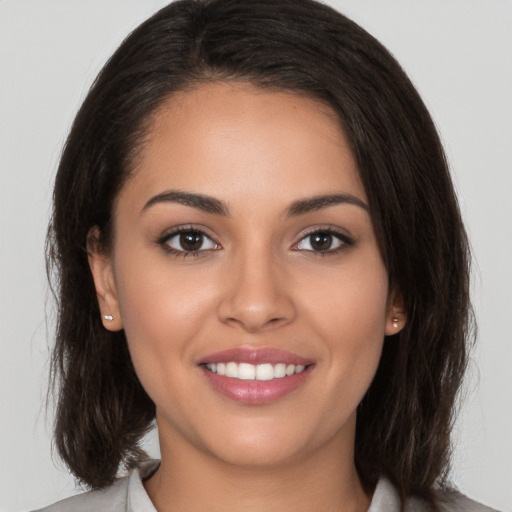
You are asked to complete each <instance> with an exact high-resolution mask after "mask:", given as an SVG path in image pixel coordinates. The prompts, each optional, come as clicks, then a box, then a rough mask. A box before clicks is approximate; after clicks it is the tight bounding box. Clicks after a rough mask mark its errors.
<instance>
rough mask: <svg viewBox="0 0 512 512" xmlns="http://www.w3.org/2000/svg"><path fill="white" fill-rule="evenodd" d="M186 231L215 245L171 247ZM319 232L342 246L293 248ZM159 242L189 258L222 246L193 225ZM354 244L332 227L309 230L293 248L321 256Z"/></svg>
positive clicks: (174, 231) (333, 253) (168, 251)
mask: <svg viewBox="0 0 512 512" xmlns="http://www.w3.org/2000/svg"><path fill="white" fill-rule="evenodd" d="M184 233H188V234H195V235H199V236H200V237H202V243H201V245H203V244H204V241H205V239H207V240H210V242H211V243H212V244H214V245H215V247H213V248H210V249H197V250H192V251H187V250H184V249H183V250H179V249H175V248H174V247H171V246H170V245H169V241H170V240H172V239H173V238H175V237H177V236H180V235H182V234H184ZM318 234H323V235H327V236H331V237H333V238H335V239H337V240H338V241H339V242H340V246H339V247H337V248H335V249H326V250H324V251H321V250H319V251H315V250H313V249H294V248H293V247H297V246H298V245H300V244H301V243H302V242H303V241H305V240H307V239H308V238H309V237H312V236H313V235H318ZM157 244H158V245H160V246H161V247H162V248H163V249H164V250H165V251H166V252H167V253H169V254H172V255H173V256H176V257H181V258H187V257H192V258H197V257H200V256H202V255H204V254H203V253H204V252H206V251H212V250H218V249H219V248H221V246H220V245H219V244H218V243H217V242H215V241H214V240H213V239H212V238H211V237H210V236H208V235H207V234H206V233H205V232H204V231H202V230H201V229H197V228H194V227H192V226H183V227H180V228H177V229H175V230H173V231H172V232H171V233H166V234H165V235H163V236H161V237H160V238H159V239H158V240H157ZM353 245H354V240H353V239H352V238H350V237H349V236H347V235H346V234H345V233H342V232H340V231H337V230H335V229H333V228H331V227H329V228H315V229H313V230H311V231H309V232H308V233H306V234H305V235H304V236H302V237H301V239H300V240H299V241H298V242H297V243H295V244H294V245H293V247H292V250H294V251H301V250H303V251H305V252H310V253H314V254H318V255H319V256H332V255H336V254H339V253H340V252H342V251H344V250H346V249H348V248H349V247H351V246H353Z"/></svg>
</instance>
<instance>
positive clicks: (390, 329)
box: [385, 286, 407, 336]
mask: <svg viewBox="0 0 512 512" xmlns="http://www.w3.org/2000/svg"><path fill="white" fill-rule="evenodd" d="M406 322H407V313H406V311H405V305H404V299H403V296H402V293H401V292H400V290H399V289H398V288H397V287H396V286H393V287H392V288H391V291H390V294H389V299H388V309H387V311H386V330H385V332H386V336H392V335H393V334H397V333H399V332H400V331H401V330H402V329H403V328H404V327H405V324H406Z"/></svg>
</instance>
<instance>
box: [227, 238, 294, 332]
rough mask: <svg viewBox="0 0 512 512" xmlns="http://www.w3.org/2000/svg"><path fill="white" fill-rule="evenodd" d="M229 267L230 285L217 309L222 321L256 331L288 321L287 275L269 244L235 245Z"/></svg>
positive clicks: (291, 307) (290, 309)
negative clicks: (236, 246)
mask: <svg viewBox="0 0 512 512" xmlns="http://www.w3.org/2000/svg"><path fill="white" fill-rule="evenodd" d="M231 260H232V261H230V266H229V278H228V279H229V285H228V286H226V289H227V293H226V294H225V295H224V297H223V300H222V303H221V305H220V308H219V314H220V317H221V319H222V320H223V321H224V322H228V323H232V324H236V325H239V326H243V327H244V328H245V329H246V330H248V331H257V330H260V329H265V328H269V327H271V326H277V325H282V324H284V323H287V322H288V321H290V320H291V319H292V318H293V317H294V314H295V308H294V305H293V301H292V297H291V293H290V291H291V290H290V287H289V286H287V285H286V283H285V282H284V281H286V275H285V272H284V271H283V268H282V265H280V264H279V262H278V258H277V257H276V256H275V254H274V253H273V251H272V248H271V246H270V244H262V243H261V241H259V242H258V241H256V243H255V244H247V245H245V246H244V247H238V248H237V249H236V251H235V252H234V254H233V257H232V258H231Z"/></svg>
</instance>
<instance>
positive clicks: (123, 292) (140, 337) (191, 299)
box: [116, 252, 214, 396]
mask: <svg viewBox="0 0 512 512" xmlns="http://www.w3.org/2000/svg"><path fill="white" fill-rule="evenodd" d="M133 256H134V254H133V252H132V257H131V258H130V259H129V260H128V259H127V260H126V261H124V260H123V259H122V258H119V259H118V260H117V261H116V270H117V272H116V274H117V279H116V285H117V292H118V301H119V309H120V314H121V318H122V320H123V327H124V330H125V334H126V338H127V341H128V346H129V349H130V353H131V356H132V360H133V363H134V366H135V369H136V372H137V374H138V376H139V378H140V380H141V382H142V383H143V385H144V387H145V388H146V390H147V392H148V393H149V394H150V396H152V389H151V388H153V389H154V390H156V389H159V388H161V386H162V385H163V383H164V382H167V384H166V385H165V386H164V387H166V386H168V385H169V373H170V369H171V367H172V373H173V374H174V375H176V376H179V374H180V373H181V372H184V371H186V369H187V367H186V365H183V364H182V363H183V362H185V363H187V362H190V365H192V359H193V357H192V354H191V347H193V343H191V340H193V339H194V338H195V337H197V334H198V332H199V331H200V329H201V328H202V326H203V325H204V324H205V323H206V322H207V319H208V318H209V316H210V312H211V310H212V308H213V304H214V301H213V297H212V292H211V290H212V288H213V287H207V286H204V280H202V278H201V276H200V275H199V273H196V274H191V273H187V272H182V271H176V270H173V269H172V267H171V266H170V265H169V264H168V262H167V261H166V260H165V258H161V259H158V258H157V259H156V261H153V262H148V261H147V259H146V260H144V259H143V258H140V259H139V261H140V262H141V264H138V263H137V260H138V259H137V258H135V257H133ZM200 281H202V286H199V285H200ZM178 362H179V363H180V364H176V363H178Z"/></svg>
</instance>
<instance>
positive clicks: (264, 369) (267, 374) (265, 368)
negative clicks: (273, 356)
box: [256, 363, 274, 380]
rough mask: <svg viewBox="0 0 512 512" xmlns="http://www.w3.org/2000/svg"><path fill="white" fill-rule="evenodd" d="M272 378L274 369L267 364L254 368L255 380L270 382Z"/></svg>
mask: <svg viewBox="0 0 512 512" xmlns="http://www.w3.org/2000/svg"><path fill="white" fill-rule="evenodd" d="M273 378H274V367H273V366H272V365H271V364H269V363H266V364H259V365H258V366H256V380H272V379H273Z"/></svg>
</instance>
